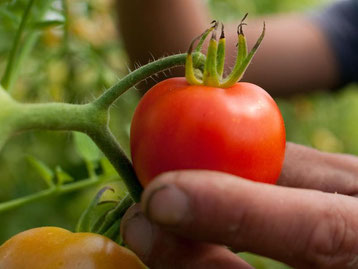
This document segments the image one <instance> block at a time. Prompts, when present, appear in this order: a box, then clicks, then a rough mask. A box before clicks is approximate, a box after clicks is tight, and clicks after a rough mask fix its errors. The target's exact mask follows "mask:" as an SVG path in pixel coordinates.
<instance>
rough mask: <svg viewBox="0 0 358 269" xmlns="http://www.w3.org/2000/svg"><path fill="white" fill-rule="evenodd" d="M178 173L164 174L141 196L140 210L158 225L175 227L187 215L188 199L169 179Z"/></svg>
mask: <svg viewBox="0 0 358 269" xmlns="http://www.w3.org/2000/svg"><path fill="white" fill-rule="evenodd" d="M178 173H180V172H176V173H174V172H171V173H166V174H163V175H161V176H159V177H158V178H157V180H156V181H155V182H154V183H153V184H151V185H149V186H148V188H147V189H146V191H145V192H144V194H143V196H142V210H143V212H144V213H145V214H146V216H148V218H149V219H150V220H151V221H153V222H155V223H158V224H160V225H164V226H175V225H178V224H180V223H181V222H182V221H183V220H184V219H185V218H186V217H187V216H188V215H189V213H190V212H189V199H188V196H187V194H186V193H185V192H184V191H183V190H182V189H180V188H179V187H178V186H177V185H176V184H175V183H173V182H172V181H171V179H173V178H175V177H176V176H177V174H178Z"/></svg>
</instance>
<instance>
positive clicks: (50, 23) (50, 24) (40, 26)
mask: <svg viewBox="0 0 358 269" xmlns="http://www.w3.org/2000/svg"><path fill="white" fill-rule="evenodd" d="M64 24H65V22H64V21H62V20H49V21H41V22H34V23H32V24H31V25H30V27H31V28H33V29H37V30H42V29H45V28H49V27H56V26H62V25H64Z"/></svg>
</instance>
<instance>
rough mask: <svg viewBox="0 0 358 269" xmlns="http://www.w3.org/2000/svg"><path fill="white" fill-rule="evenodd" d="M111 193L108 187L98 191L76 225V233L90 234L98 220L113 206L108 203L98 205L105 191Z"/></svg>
mask: <svg viewBox="0 0 358 269" xmlns="http://www.w3.org/2000/svg"><path fill="white" fill-rule="evenodd" d="M108 190H110V191H113V189H112V188H110V187H104V188H102V189H101V190H99V191H98V193H97V194H96V196H95V197H94V198H93V200H92V201H91V203H90V204H89V206H88V207H87V208H86V210H85V211H83V213H82V215H81V217H80V219H79V220H78V222H77V225H76V232H92V230H93V229H92V227H93V225H94V224H95V223H96V222H97V221H98V219H99V218H101V217H102V216H104V215H105V214H106V213H107V212H108V211H109V210H111V209H112V208H113V207H114V206H115V205H114V204H110V203H100V201H101V199H102V196H103V195H104V193H105V192H106V191H108Z"/></svg>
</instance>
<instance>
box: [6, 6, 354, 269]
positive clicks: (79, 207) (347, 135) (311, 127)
mask: <svg viewBox="0 0 358 269" xmlns="http://www.w3.org/2000/svg"><path fill="white" fill-rule="evenodd" d="M27 1H28V0H16V1H10V0H0V75H2V74H3V72H4V69H5V65H6V60H7V57H8V55H9V51H10V49H11V46H12V42H13V40H14V36H15V33H16V29H17V28H18V26H19V22H20V20H21V16H22V14H23V12H24V9H25V6H26V3H27ZM328 2H330V0H284V1H282V0H251V1H246V0H207V3H208V5H209V6H210V8H211V13H212V17H213V18H216V19H219V20H223V21H231V20H237V19H240V18H241V17H242V16H243V14H244V13H246V12H249V13H250V14H268V13H278V12H290V11H302V12H305V11H309V10H312V9H314V8H318V7H319V6H322V5H326V4H327V3H328ZM64 3H65V5H64ZM46 4H47V5H50V7H49V8H48V9H47V11H46V12H43V10H42V9H43V6H44V5H46ZM114 5H115V0H71V1H61V0H53V1H48V0H38V1H36V4H35V6H34V9H33V13H34V14H33V15H31V17H32V18H37V19H39V16H43V17H44V18H45V19H48V20H49V21H51V23H47V24H41V23H37V21H35V20H34V19H33V21H31V22H30V25H31V26H30V27H33V29H32V31H31V35H33V37H31V39H30V38H29V39H27V41H28V42H32V44H30V45H29V47H33V49H32V50H31V53H30V54H29V57H28V58H26V60H25V61H24V63H23V65H22V67H21V71H20V72H21V73H20V76H19V79H18V80H17V81H16V83H15V85H14V87H13V90H12V93H11V94H12V95H13V96H14V97H15V98H16V99H17V100H19V101H23V102H48V101H54V102H62V101H65V102H71V103H83V102H87V101H89V100H91V99H93V98H94V96H97V95H98V94H100V93H101V92H103V90H104V89H106V88H108V87H109V86H111V85H113V84H114V83H115V82H116V81H117V80H118V79H119V78H121V77H123V76H124V75H125V74H127V73H128V67H127V66H128V65H129V64H128V60H127V56H126V51H125V50H124V48H123V44H122V42H121V36H120V33H118V31H117V28H118V27H117V20H118V18H117V14H116V12H115V8H114ZM139 98H140V92H139V91H138V90H136V89H132V90H130V91H129V92H127V93H126V94H124V95H123V96H122V97H121V98H120V100H119V101H118V102H117V103H116V104H115V106H114V107H113V109H112V116H111V128H112V130H113V132H114V133H115V135H116V136H117V138H118V139H119V141H120V143H121V145H122V146H123V148H124V149H125V150H126V151H127V153H129V152H128V150H129V126H130V120H131V116H132V113H133V111H134V108H135V106H136V104H137V102H138V100H139ZM276 101H277V102H278V104H279V107H280V109H281V111H282V113H283V117H284V120H285V124H286V130H287V139H288V140H290V141H293V142H297V143H301V144H304V145H308V146H311V147H314V148H317V149H320V150H324V151H329V152H345V153H350V154H358V139H356V138H357V137H358V125H357V124H356V121H357V118H358V88H357V86H354V85H351V86H347V87H346V88H344V89H342V90H340V91H337V92H334V93H330V92H327V91H326V92H316V93H313V94H305V95H303V94H300V95H295V96H292V97H289V98H286V99H276ZM0 109H1V108H0ZM0 131H1V126H0ZM81 145H82V146H81ZM29 156H31V158H35V159H38V160H41V161H42V162H43V163H44V164H46V165H47V166H48V167H49V168H51V169H56V167H57V169H61V170H62V171H65V172H66V174H68V175H70V176H71V177H73V178H74V179H75V180H76V181H79V180H83V179H86V178H88V177H89V172H88V171H89V170H88V166H89V165H92V166H93V167H95V171H96V173H97V174H100V175H103V178H104V179H103V182H102V183H101V184H97V185H96V186H93V187H90V188H87V189H84V190H81V191H77V192H72V193H68V194H65V195H62V196H58V197H51V198H47V199H42V200H39V201H37V202H33V203H30V204H28V205H26V206H23V207H20V208H17V209H14V210H11V211H8V212H3V213H0V227H1V229H0V244H1V243H2V242H4V241H5V240H6V239H8V238H9V237H10V236H12V235H14V234H16V233H18V232H20V231H23V230H25V229H29V228H33V227H37V226H44V225H46V226H51V225H53V226H60V227H64V228H67V229H70V230H73V229H74V227H75V223H76V221H77V220H78V218H79V216H80V214H81V212H82V211H83V210H84V209H85V207H86V205H87V204H88V203H89V201H90V199H91V198H92V197H93V195H94V194H95V192H96V191H97V190H98V189H99V188H100V187H101V186H103V184H106V185H108V184H107V183H110V184H112V185H113V186H115V187H116V188H117V189H121V188H123V186H122V185H121V182H120V181H118V177H117V175H116V173H115V172H114V170H113V169H111V167H110V165H109V164H108V162H107V161H106V159H104V158H103V156H101V154H100V153H99V152H96V150H93V151H92V152H84V151H83V141H82V138H81V137H80V138H79V137H78V136H77V135H75V134H73V133H68V132H45V131H33V132H28V133H24V134H19V135H17V136H14V137H12V138H11V139H10V140H9V141H8V143H7V144H6V145H5V147H4V148H3V149H2V150H1V151H0V203H1V202H5V201H8V200H11V199H14V198H17V197H22V196H25V195H28V194H31V193H34V192H37V191H40V190H43V189H45V188H46V184H45V182H44V181H43V180H41V179H40V176H39V173H38V172H37V171H36V169H34V167H33V165H31V162H29ZM58 167H60V168H58ZM111 182H114V183H111ZM243 255H244V256H245V258H246V259H248V260H249V261H250V262H251V263H253V264H254V265H255V267H256V268H287V267H286V266H284V265H282V264H279V263H275V262H273V261H270V260H267V259H263V258H258V257H255V256H252V255H250V254H243Z"/></svg>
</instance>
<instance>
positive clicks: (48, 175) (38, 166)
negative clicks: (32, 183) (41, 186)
mask: <svg viewBox="0 0 358 269" xmlns="http://www.w3.org/2000/svg"><path fill="white" fill-rule="evenodd" d="M27 161H28V162H29V163H30V165H31V166H32V167H33V168H34V169H35V170H36V172H37V173H38V174H39V175H40V176H41V179H43V180H44V181H45V183H46V185H47V186H49V187H52V186H54V182H53V179H54V172H53V171H52V170H51V169H50V168H49V167H48V166H47V165H46V164H45V163H44V162H42V161H40V160H38V159H36V158H35V157H33V156H30V155H29V156H27Z"/></svg>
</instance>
